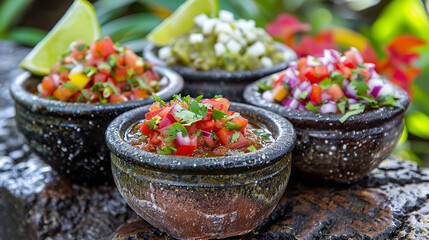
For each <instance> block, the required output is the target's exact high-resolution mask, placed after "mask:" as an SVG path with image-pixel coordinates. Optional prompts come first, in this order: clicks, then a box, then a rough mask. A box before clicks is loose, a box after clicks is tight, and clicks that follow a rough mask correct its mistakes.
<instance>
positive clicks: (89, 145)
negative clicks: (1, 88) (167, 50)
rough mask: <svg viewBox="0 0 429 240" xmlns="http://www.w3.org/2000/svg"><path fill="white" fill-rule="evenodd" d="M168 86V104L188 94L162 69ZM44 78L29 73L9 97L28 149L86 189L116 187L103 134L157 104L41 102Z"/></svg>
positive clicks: (165, 93)
mask: <svg viewBox="0 0 429 240" xmlns="http://www.w3.org/2000/svg"><path fill="white" fill-rule="evenodd" d="M156 71H157V72H158V73H159V74H160V75H161V76H163V77H165V78H167V79H168V81H169V83H168V85H167V86H166V87H165V88H163V89H162V90H161V91H159V92H158V93H157V94H158V95H159V96H160V97H161V98H162V99H165V100H167V99H169V98H170V97H171V95H172V94H175V93H179V92H180V91H181V89H182V88H183V79H182V78H181V77H180V76H179V75H178V74H177V73H175V72H173V71H171V70H169V69H166V68H162V67H158V68H157V69H156ZM40 81H41V78H40V77H34V76H31V74H30V73H29V72H25V73H23V74H21V75H19V76H17V78H16V79H15V80H14V81H13V83H12V84H11V87H10V93H11V95H12V98H13V99H14V100H15V111H16V116H15V119H16V122H17V127H18V130H19V131H20V132H21V133H22V135H23V136H24V138H25V140H26V142H27V144H28V145H29V146H30V147H31V149H32V150H33V151H34V152H35V153H37V154H38V155H39V156H40V157H41V158H42V159H43V160H44V161H45V162H46V163H47V164H49V165H50V166H51V167H52V168H53V169H54V170H56V171H57V172H58V173H59V174H60V175H62V176H64V177H66V178H67V179H69V180H71V181H73V182H76V183H82V184H85V185H99V184H110V183H113V178H112V174H111V171H110V159H109V151H108V149H107V147H106V144H105V140H104V139H105V138H104V132H105V131H106V128H107V126H108V124H109V123H110V122H111V121H112V120H113V119H115V118H116V117H117V116H118V115H120V114H121V113H123V112H126V111H128V110H130V109H133V108H136V107H140V106H143V105H146V104H149V103H152V102H153V101H154V100H153V99H152V98H147V99H139V100H135V101H129V102H124V103H110V104H76V103H64V102H60V101H55V100H49V99H45V98H41V97H39V96H37V95H35V94H33V93H32V92H35V89H36V87H37V84H38V83H39V82H40Z"/></svg>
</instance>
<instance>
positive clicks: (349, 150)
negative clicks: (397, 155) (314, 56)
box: [244, 76, 410, 183]
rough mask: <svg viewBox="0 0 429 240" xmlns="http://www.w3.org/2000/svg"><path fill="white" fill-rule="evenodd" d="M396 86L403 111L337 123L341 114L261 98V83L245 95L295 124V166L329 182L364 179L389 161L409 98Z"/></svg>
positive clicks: (381, 110)
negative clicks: (381, 164) (303, 108)
mask: <svg viewBox="0 0 429 240" xmlns="http://www.w3.org/2000/svg"><path fill="white" fill-rule="evenodd" d="M270 77H271V76H268V77H265V78H263V79H262V81H267V80H268V79H269V78H270ZM386 82H387V81H386ZM387 84H391V85H392V86H393V84H392V83H390V82H387ZM393 88H394V89H395V92H396V94H397V96H398V97H399V99H398V100H396V101H397V103H399V104H401V105H402V106H404V108H403V109H401V108H398V107H390V106H389V107H382V108H379V109H376V110H372V111H367V112H364V113H362V114H359V115H355V116H352V117H350V118H348V119H347V120H346V121H345V122H344V123H340V121H339V119H340V118H341V117H342V116H343V114H320V113H314V112H304V111H299V110H293V109H290V108H287V107H283V106H281V105H278V104H274V103H270V102H268V101H266V100H265V99H263V98H262V97H261V92H260V91H259V89H258V81H257V82H254V83H252V84H250V85H249V86H247V87H246V89H245V91H244V99H245V101H246V102H247V103H250V104H252V105H255V106H258V107H262V108H264V109H268V110H271V111H273V112H276V113H278V114H280V115H282V116H283V117H285V118H286V119H288V120H289V121H290V122H291V123H292V124H293V126H294V127H295V130H296V135H297V142H296V146H295V149H294V150H293V168H294V170H297V171H299V172H300V173H301V174H302V175H304V176H309V177H313V178H316V179H323V180H325V181H327V182H337V183H351V182H355V181H357V180H360V179H362V178H363V177H365V176H366V175H367V173H369V172H370V171H371V170H373V169H374V168H375V167H376V166H377V165H378V164H379V163H380V162H381V161H382V160H384V159H386V158H387V157H388V156H389V155H390V154H391V153H392V151H393V149H394V148H395V146H396V144H397V142H398V140H399V138H400V137H401V134H402V130H403V128H404V120H403V119H404V113H405V110H406V109H407V108H408V106H409V104H410V98H409V96H408V94H407V93H406V92H405V91H404V90H402V89H400V88H399V87H397V86H393Z"/></svg>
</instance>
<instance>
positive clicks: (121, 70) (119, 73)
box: [113, 67, 128, 82]
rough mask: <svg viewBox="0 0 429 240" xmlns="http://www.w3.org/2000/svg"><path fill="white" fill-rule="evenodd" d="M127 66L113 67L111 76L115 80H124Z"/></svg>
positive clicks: (126, 74)
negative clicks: (113, 70)
mask: <svg viewBox="0 0 429 240" xmlns="http://www.w3.org/2000/svg"><path fill="white" fill-rule="evenodd" d="M127 70H128V68H127V67H118V68H115V73H114V74H113V78H114V79H115V81H116V82H125V81H126V77H127V76H128V72H127Z"/></svg>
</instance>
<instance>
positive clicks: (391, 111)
mask: <svg viewBox="0 0 429 240" xmlns="http://www.w3.org/2000/svg"><path fill="white" fill-rule="evenodd" d="M276 74H278V73H274V74H271V75H269V76H266V77H263V78H261V79H259V80H257V81H255V82H253V83H251V84H249V85H247V86H246V87H245V89H244V93H243V98H244V100H245V102H247V103H249V104H252V105H255V106H258V107H263V108H266V109H268V110H271V111H273V112H275V113H277V114H280V115H282V116H283V117H285V118H287V119H288V120H290V121H291V122H292V123H293V124H294V126H295V127H301V128H316V129H366V128H368V127H371V126H373V125H380V124H381V123H382V122H385V121H387V120H390V119H392V118H394V117H396V116H398V115H401V114H403V113H404V112H405V111H406V110H407V108H408V107H409V105H410V97H409V95H408V94H407V93H406V92H405V91H404V90H403V89H401V88H400V87H398V86H396V85H394V84H393V83H391V82H390V81H388V80H386V79H383V81H384V82H385V83H386V84H390V86H392V87H393V89H394V91H395V94H396V95H397V96H398V97H399V99H397V100H395V101H396V102H397V103H399V104H400V105H402V106H403V107H404V108H399V107H393V106H383V107H381V108H378V109H374V110H371V111H368V112H364V113H361V114H357V115H353V116H351V117H349V118H348V119H347V120H346V121H345V122H344V123H341V122H340V121H339V119H340V118H341V117H342V116H343V115H344V114H342V113H315V112H312V111H311V112H310V111H300V110H295V109H290V108H286V107H284V106H281V105H279V104H275V103H271V102H268V101H267V100H265V99H263V98H262V95H261V94H260V92H259V88H258V83H259V81H263V82H265V81H267V80H269V79H270V78H272V77H273V76H275V75H276ZM369 124H371V125H369Z"/></svg>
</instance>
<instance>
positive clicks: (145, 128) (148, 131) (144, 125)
mask: <svg viewBox="0 0 429 240" xmlns="http://www.w3.org/2000/svg"><path fill="white" fill-rule="evenodd" d="M148 124H149V120H147V119H145V120H144V121H143V123H142V126H141V127H140V132H141V133H143V134H146V135H149V134H151V133H153V130H151V129H149V127H148Z"/></svg>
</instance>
